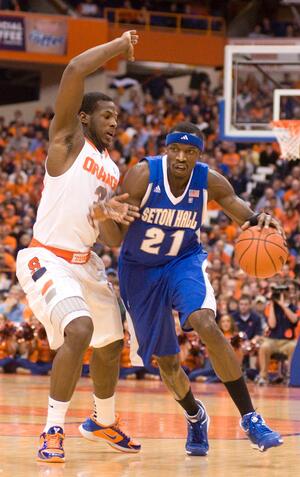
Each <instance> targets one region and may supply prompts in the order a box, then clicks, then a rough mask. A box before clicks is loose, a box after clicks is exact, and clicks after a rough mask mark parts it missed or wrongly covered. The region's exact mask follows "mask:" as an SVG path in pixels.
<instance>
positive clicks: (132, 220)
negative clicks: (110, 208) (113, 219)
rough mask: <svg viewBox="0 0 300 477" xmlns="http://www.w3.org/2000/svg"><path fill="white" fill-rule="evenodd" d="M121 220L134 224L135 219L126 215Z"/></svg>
mask: <svg viewBox="0 0 300 477" xmlns="http://www.w3.org/2000/svg"><path fill="white" fill-rule="evenodd" d="M123 220H126V221H128V222H130V223H131V222H134V221H135V218H134V217H132V216H131V215H128V214H127V215H126V216H125V217H124V219H123Z"/></svg>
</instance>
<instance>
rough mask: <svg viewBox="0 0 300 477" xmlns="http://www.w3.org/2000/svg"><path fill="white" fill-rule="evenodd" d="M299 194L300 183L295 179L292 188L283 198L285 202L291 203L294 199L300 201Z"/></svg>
mask: <svg viewBox="0 0 300 477" xmlns="http://www.w3.org/2000/svg"><path fill="white" fill-rule="evenodd" d="M299 194H300V181H299V180H298V179H293V180H292V183H291V188H290V189H288V190H287V191H286V192H285V194H284V196H283V200H284V201H285V202H291V201H293V200H294V199H298V200H299Z"/></svg>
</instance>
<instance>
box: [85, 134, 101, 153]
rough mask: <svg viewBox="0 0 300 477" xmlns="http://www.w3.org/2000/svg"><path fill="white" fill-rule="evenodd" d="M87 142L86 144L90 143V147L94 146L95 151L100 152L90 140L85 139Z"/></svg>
mask: <svg viewBox="0 0 300 477" xmlns="http://www.w3.org/2000/svg"><path fill="white" fill-rule="evenodd" d="M85 140H86V142H88V143H89V145H90V146H92V147H93V148H94V149H95V151H97V152H99V151H98V149H97V148H96V146H95V144H94V143H93V142H92V141H91V140H90V139H88V138H87V137H85Z"/></svg>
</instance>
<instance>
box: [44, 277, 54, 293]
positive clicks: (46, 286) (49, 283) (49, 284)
mask: <svg viewBox="0 0 300 477" xmlns="http://www.w3.org/2000/svg"><path fill="white" fill-rule="evenodd" d="M51 285H53V280H48V281H47V282H46V283H45V285H44V286H43V288H42V295H45V293H47V290H49V288H50V287H51Z"/></svg>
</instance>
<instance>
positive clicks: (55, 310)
mask: <svg viewBox="0 0 300 477" xmlns="http://www.w3.org/2000/svg"><path fill="white" fill-rule="evenodd" d="M17 278H18V280H19V282H20V285H21V286H22V288H23V290H24V292H25V293H26V296H27V300H28V305H29V307H30V308H31V309H32V311H33V313H34V315H35V316H36V318H37V319H38V320H39V321H40V322H41V323H42V324H43V325H44V327H45V329H46V332H47V337H48V340H49V344H50V347H51V348H52V349H58V348H59V347H60V346H61V345H62V344H63V342H64V329H65V327H66V326H67V325H68V324H69V323H70V322H71V321H72V320H74V319H76V318H79V317H81V316H89V317H90V318H91V319H92V321H93V325H94V332H93V336H92V339H91V343H90V345H91V346H93V347H95V348H100V347H103V346H106V345H108V344H110V343H113V342H114V341H117V340H120V339H123V327H122V321H121V316H120V310H119V305H118V301H117V298H116V296H115V294H114V292H113V290H112V288H111V286H110V284H109V283H108V282H107V279H106V275H105V269H104V264H103V262H102V260H101V259H100V258H99V257H98V256H97V255H96V254H95V253H94V252H91V257H90V259H89V261H88V262H87V263H85V264H72V263H69V262H67V261H66V260H65V259H63V258H60V257H57V256H56V255H55V254H54V253H53V252H51V251H49V250H47V249H45V248H43V247H29V248H26V249H24V250H21V251H20V252H19V253H18V256H17Z"/></svg>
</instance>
